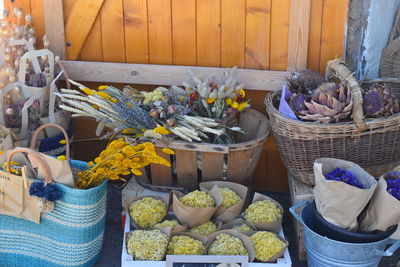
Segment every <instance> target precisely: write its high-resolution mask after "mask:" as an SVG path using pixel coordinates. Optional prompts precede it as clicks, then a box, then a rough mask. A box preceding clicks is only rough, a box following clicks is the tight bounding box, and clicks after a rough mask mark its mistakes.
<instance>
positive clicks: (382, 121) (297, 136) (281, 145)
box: [265, 63, 400, 185]
mask: <svg viewBox="0 0 400 267" xmlns="http://www.w3.org/2000/svg"><path fill="white" fill-rule="evenodd" d="M341 64H342V67H343V66H345V65H344V64H343V63H341ZM328 65H329V64H328ZM328 68H329V66H328ZM349 73H350V72H349ZM352 82H353V84H349V86H350V88H351V90H354V91H352V93H353V100H354V105H356V103H357V101H358V100H359V99H358V100H357V99H355V97H358V96H361V91H360V90H361V89H360V87H359V85H358V84H355V83H354V81H352ZM355 87H358V88H355ZM357 94H358V95H357ZM280 95H281V92H280V91H278V92H275V93H273V94H270V95H268V96H267V98H266V100H265V104H266V109H267V113H268V115H269V119H270V123H271V129H272V132H273V134H274V136H275V140H276V143H277V146H278V149H279V152H280V156H281V158H282V161H283V162H284V164H285V166H286V168H287V169H288V171H289V172H290V174H292V175H293V177H295V178H296V179H298V180H299V181H301V182H304V183H307V184H311V185H314V184H315V180H314V173H313V163H314V161H315V159H317V158H321V157H332V158H339V159H344V160H348V161H352V162H355V163H357V164H359V165H360V166H361V167H363V168H364V169H365V170H366V171H367V172H369V173H370V174H371V175H373V176H375V177H378V176H380V175H381V174H382V173H384V172H387V171H390V170H391V169H393V168H394V167H396V166H397V165H400V113H399V114H395V115H392V116H390V117H386V118H379V119H366V120H362V121H359V120H356V119H354V117H355V114H354V108H353V119H354V121H356V122H357V123H355V122H343V123H330V124H320V123H313V122H303V121H298V120H293V119H290V118H288V117H285V116H283V115H282V114H281V113H280V112H279V111H278V109H277V107H278V104H279V100H280ZM361 103H362V102H361ZM361 111H362V108H361Z"/></svg>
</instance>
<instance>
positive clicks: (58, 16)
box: [43, 0, 65, 59]
mask: <svg viewBox="0 0 400 267" xmlns="http://www.w3.org/2000/svg"><path fill="white" fill-rule="evenodd" d="M43 7H44V20H45V29H46V35H47V38H48V39H49V42H50V50H51V51H52V52H53V53H54V55H56V56H59V57H60V59H64V58H65V35H64V11H63V5H62V0H43Z"/></svg>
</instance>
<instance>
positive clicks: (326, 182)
mask: <svg viewBox="0 0 400 267" xmlns="http://www.w3.org/2000/svg"><path fill="white" fill-rule="evenodd" d="M343 171H344V172H346V177H349V178H345V179H344V178H343V176H341V177H342V178H340V179H342V180H339V176H340V175H341V174H340V175H339V174H338V175H336V174H335V172H338V173H339V172H343ZM314 174H315V187H314V199H315V205H316V207H317V210H318V213H319V214H321V216H322V217H323V218H324V219H325V220H327V221H328V222H330V223H332V224H334V225H336V226H339V227H341V228H345V229H348V230H351V231H357V228H358V222H357V217H358V216H359V215H360V213H361V212H362V210H363V209H364V208H365V206H366V205H367V203H368V201H369V200H370V199H371V197H372V195H373V193H374V191H375V188H376V186H377V182H376V180H375V178H374V177H372V176H371V175H370V174H369V173H367V172H366V171H365V170H363V169H362V168H361V167H360V166H358V165H357V164H355V163H352V162H349V161H345V160H340V159H333V158H321V159H317V160H316V161H315V162H314ZM325 176H327V177H331V176H332V178H329V179H327V178H326V177H325ZM336 178H337V179H338V180H332V179H336ZM348 183H350V184H348ZM352 184H353V185H352Z"/></svg>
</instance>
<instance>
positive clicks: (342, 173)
mask: <svg viewBox="0 0 400 267" xmlns="http://www.w3.org/2000/svg"><path fill="white" fill-rule="evenodd" d="M325 178H326V179H327V180H333V181H339V182H345V183H346V184H349V185H352V186H355V187H358V188H361V189H364V185H363V184H362V183H361V182H360V181H359V180H358V178H357V176H355V175H354V174H353V173H352V172H351V171H347V170H344V169H341V168H336V169H334V170H333V171H331V172H329V173H327V174H325Z"/></svg>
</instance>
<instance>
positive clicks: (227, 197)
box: [219, 187, 241, 209]
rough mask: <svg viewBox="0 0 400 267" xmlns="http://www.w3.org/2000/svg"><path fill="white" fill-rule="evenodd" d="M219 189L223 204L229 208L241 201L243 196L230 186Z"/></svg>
mask: <svg viewBox="0 0 400 267" xmlns="http://www.w3.org/2000/svg"><path fill="white" fill-rule="evenodd" d="M219 191H220V192H221V195H222V203H221V206H222V207H224V208H226V209H228V208H230V207H232V206H234V205H236V204H237V203H239V202H240V201H241V198H240V197H239V196H238V194H236V193H235V192H234V191H232V190H231V189H229V188H226V187H222V188H219Z"/></svg>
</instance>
